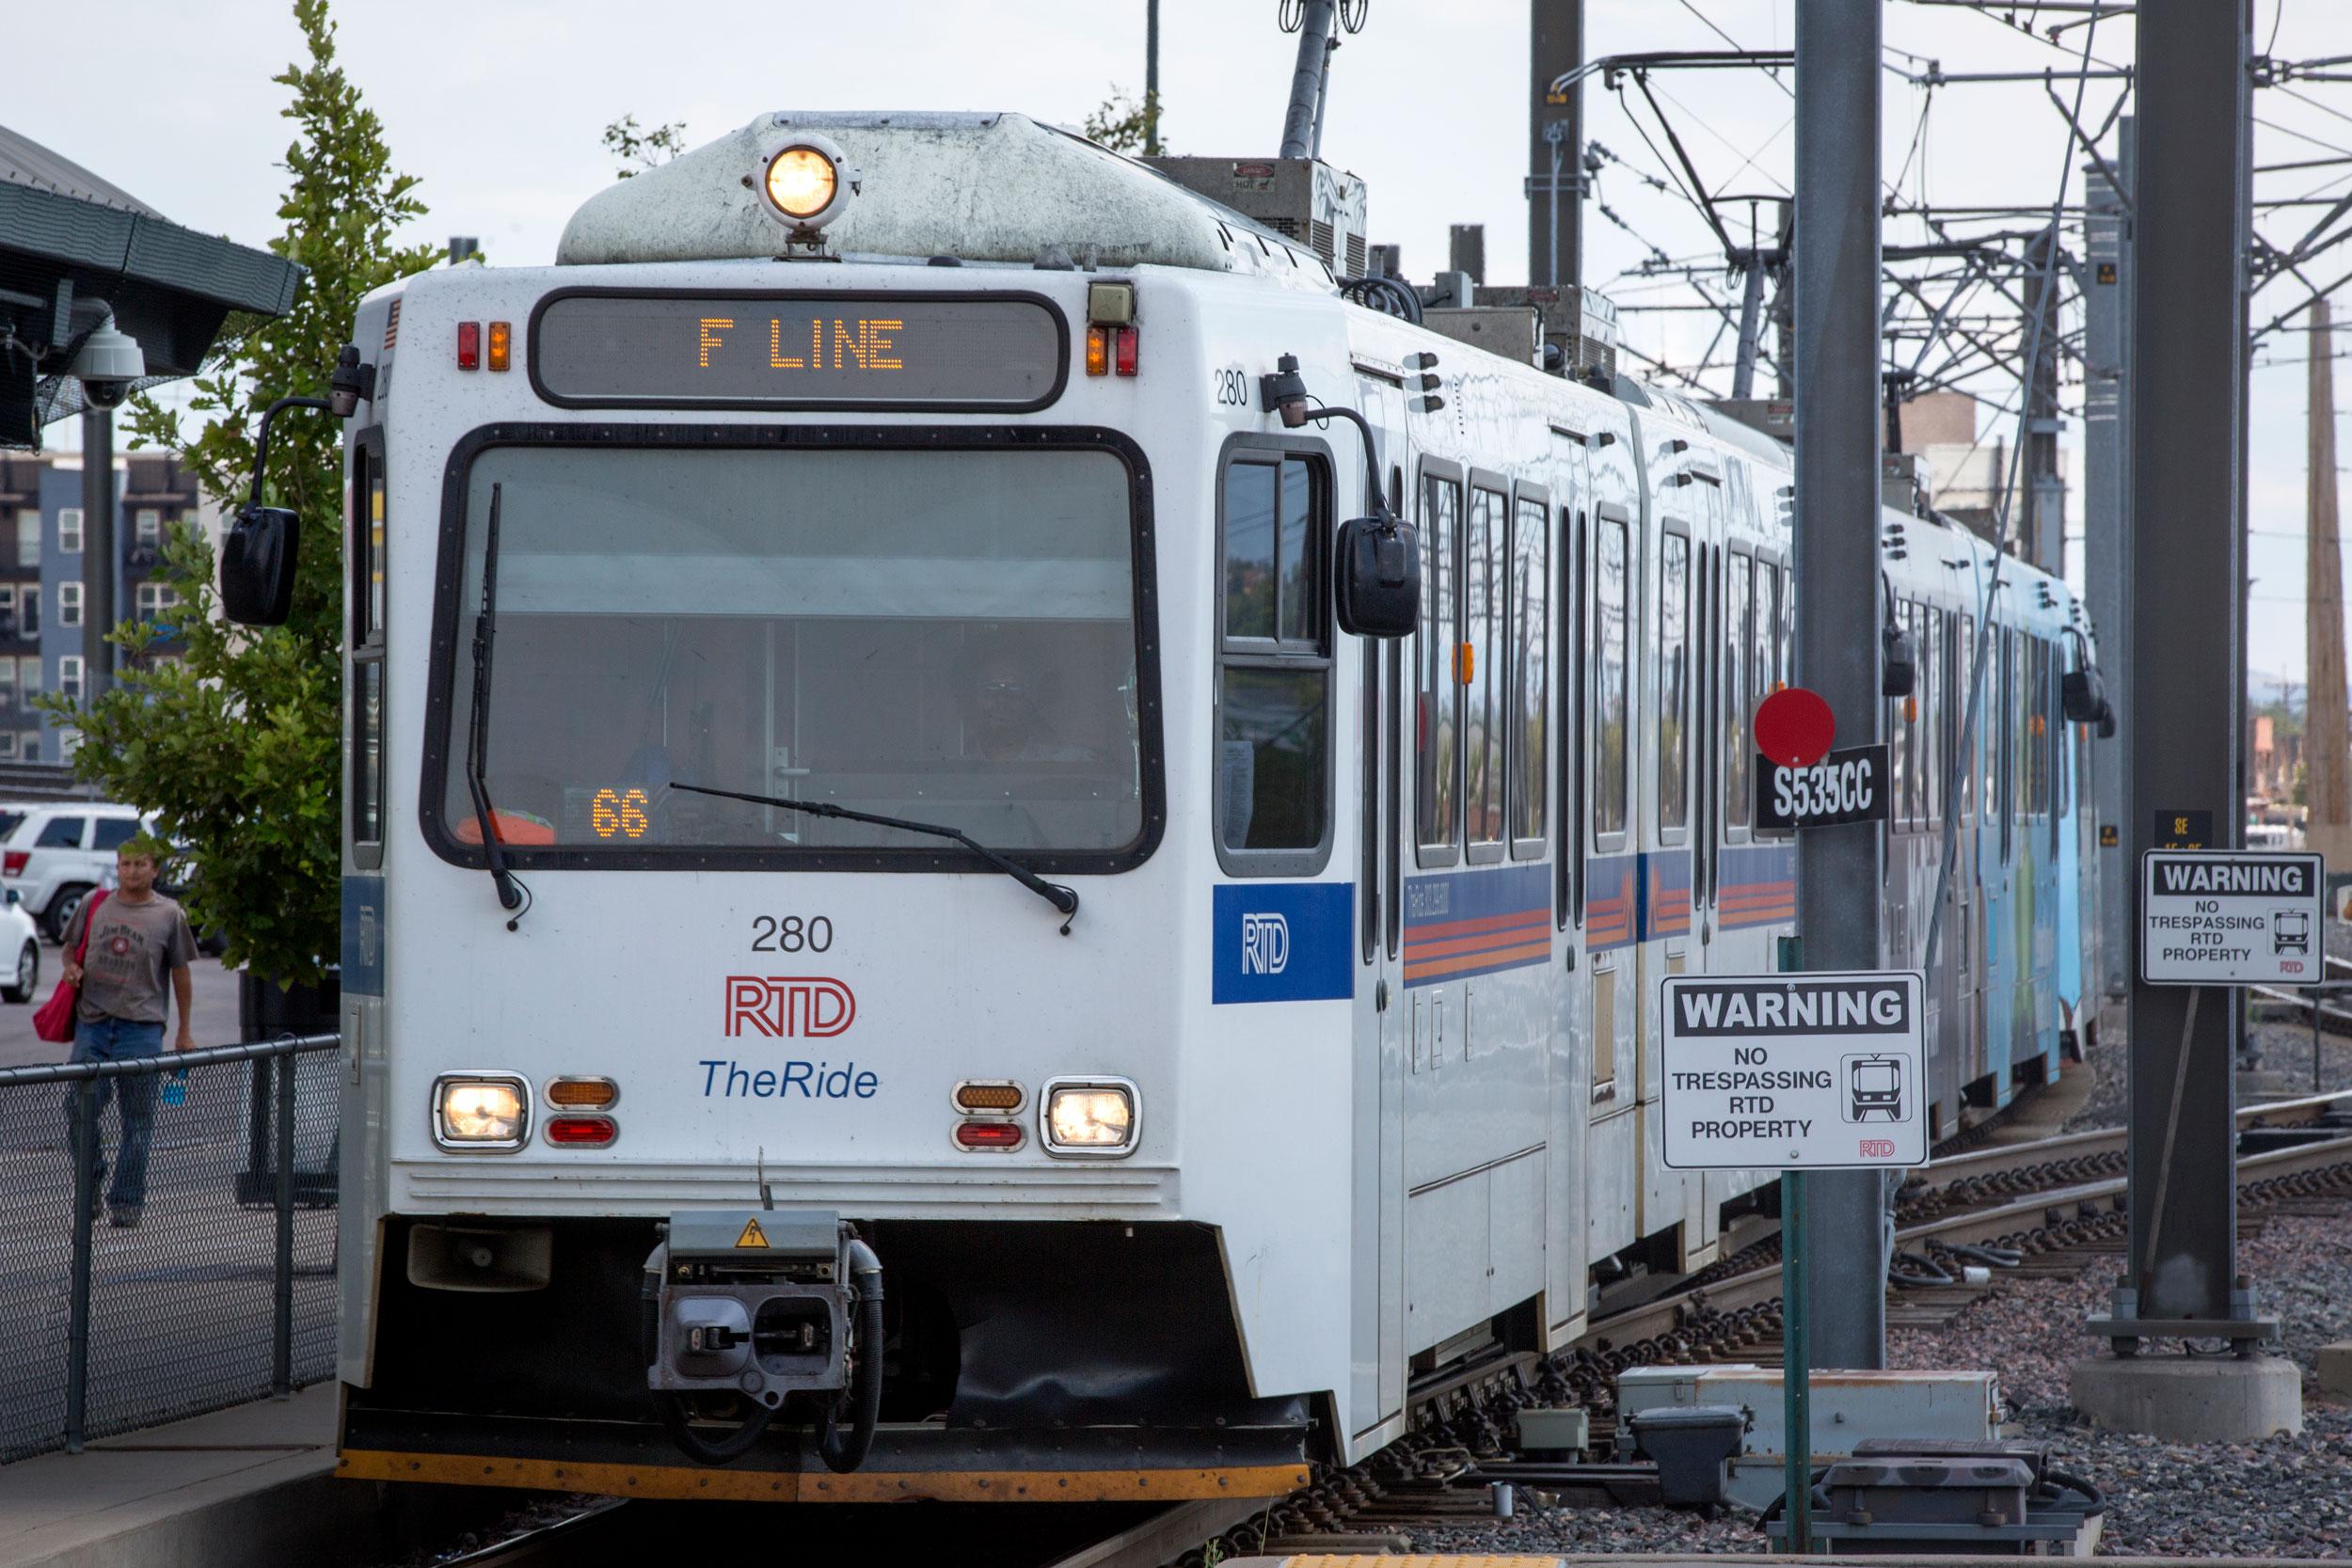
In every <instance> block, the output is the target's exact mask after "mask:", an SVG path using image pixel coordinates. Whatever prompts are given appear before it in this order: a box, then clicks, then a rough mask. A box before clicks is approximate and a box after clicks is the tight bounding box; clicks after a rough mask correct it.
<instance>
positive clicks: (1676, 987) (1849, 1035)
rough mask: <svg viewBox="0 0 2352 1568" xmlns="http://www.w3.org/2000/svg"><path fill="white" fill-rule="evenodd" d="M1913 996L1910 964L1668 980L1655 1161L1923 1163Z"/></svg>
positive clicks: (1919, 1034)
mask: <svg viewBox="0 0 2352 1568" xmlns="http://www.w3.org/2000/svg"><path fill="white" fill-rule="evenodd" d="M1923 990H1924V983H1923V981H1922V980H1921V977H1920V976H1919V975H1918V974H1916V973H1913V972H1894V973H1879V972H1860V973H1844V974H1742V975H1705V974H1685V975H1670V976H1668V977H1667V979H1666V981H1665V997H1664V1003H1665V1030H1664V1032H1663V1035H1662V1036H1661V1041H1660V1064H1661V1068H1662V1069H1663V1078H1662V1081H1661V1086H1660V1092H1659V1113H1660V1120H1661V1122H1662V1123H1663V1125H1664V1128H1665V1134H1666V1137H1665V1144H1666V1148H1665V1157H1666V1164H1667V1165H1668V1166H1669V1167H1671V1168H1673V1169H1675V1170H1818V1169H1853V1168H1857V1167H1864V1168H1867V1167H1881V1168H1884V1167H1897V1168H1899V1167H1901V1166H1905V1165H1916V1164H1924V1163H1925V1162H1926V1160H1927V1157H1928V1136H1927V1106H1926V1098H1927V1053H1926V1047H1925V1044H1924V1039H1925V1035H1924V1031H1923V1029H1922V1026H1921V1025H1922V1020H1921V1017H1920V997H1921V993H1922V991H1923Z"/></svg>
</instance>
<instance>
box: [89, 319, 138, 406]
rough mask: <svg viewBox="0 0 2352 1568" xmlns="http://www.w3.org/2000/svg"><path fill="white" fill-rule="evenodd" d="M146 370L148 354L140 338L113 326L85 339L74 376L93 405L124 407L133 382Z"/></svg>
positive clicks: (99, 330)
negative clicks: (144, 351)
mask: <svg viewBox="0 0 2352 1568" xmlns="http://www.w3.org/2000/svg"><path fill="white" fill-rule="evenodd" d="M146 373H147V356H146V355H144V354H142V353H141V352H139V341H138V340H137V339H136V338H134V337H132V336H131V335H130V334H129V333H127V332H118V331H116V330H115V329H114V328H113V327H111V326H102V327H100V328H99V329H98V330H97V331H95V332H92V333H91V334H90V335H89V336H88V337H87V338H85V339H84V340H82V352H81V353H79V354H77V355H75V356H73V370H72V374H73V377H74V379H75V380H77V381H79V382H81V384H82V397H83V399H84V401H86V402H87V403H88V404H89V405H90V406H91V407H92V408H119V407H121V406H122V400H123V399H125V398H127V397H129V396H130V395H131V388H132V385H133V384H134V383H135V382H136V381H137V380H138V379H139V378H140V377H141V376H143V375H145V374H146Z"/></svg>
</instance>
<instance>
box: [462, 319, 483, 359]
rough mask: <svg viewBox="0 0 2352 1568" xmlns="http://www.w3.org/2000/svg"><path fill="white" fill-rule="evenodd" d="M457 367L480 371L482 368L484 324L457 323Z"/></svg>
mask: <svg viewBox="0 0 2352 1568" xmlns="http://www.w3.org/2000/svg"><path fill="white" fill-rule="evenodd" d="M457 368H458V369H459V370H461V371H478V370H480V369H481V368H482V324H481V323H480V322H459V323H458V324H457Z"/></svg>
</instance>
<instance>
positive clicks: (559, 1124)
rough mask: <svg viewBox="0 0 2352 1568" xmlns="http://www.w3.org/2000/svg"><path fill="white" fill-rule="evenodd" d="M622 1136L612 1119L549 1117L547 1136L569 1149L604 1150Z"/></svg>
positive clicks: (552, 1141)
mask: <svg viewBox="0 0 2352 1568" xmlns="http://www.w3.org/2000/svg"><path fill="white" fill-rule="evenodd" d="M620 1134H621V1127H620V1124H619V1123H618V1122H616V1121H614V1120H613V1119H612V1117H548V1126H547V1132H546V1133H545V1136H546V1138H547V1140H548V1142H549V1143H551V1144H562V1145H564V1146H566V1147H568V1148H604V1147H605V1146H606V1145H608V1144H610V1143H612V1140H613V1139H614V1138H617V1137H619V1136H620Z"/></svg>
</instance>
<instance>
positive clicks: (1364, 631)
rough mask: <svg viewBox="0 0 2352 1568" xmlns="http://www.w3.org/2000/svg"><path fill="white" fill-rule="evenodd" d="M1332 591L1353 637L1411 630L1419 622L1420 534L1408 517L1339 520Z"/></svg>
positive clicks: (1404, 634) (1393, 634)
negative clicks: (1395, 519)
mask: <svg viewBox="0 0 2352 1568" xmlns="http://www.w3.org/2000/svg"><path fill="white" fill-rule="evenodd" d="M1335 553H1336V554H1337V556H1338V560H1337V561H1336V562H1334V565H1333V571H1332V583H1331V594H1332V597H1333V599H1334V600H1335V601H1336V605H1337V608H1338V610H1339V618H1340V629H1341V630H1342V631H1343V632H1346V633H1347V634H1348V635H1349V636H1351V637H1371V638H1380V639H1387V638H1392V637H1407V636H1410V635H1411V634H1412V633H1413V632H1414V631H1415V630H1417V629H1418V628H1419V627H1420V626H1421V536H1420V535H1419V533H1417V532H1416V531H1415V530H1414V528H1413V525H1412V524H1410V523H1401V522H1395V521H1392V520H1390V519H1385V518H1380V517H1353V518H1350V519H1349V520H1348V521H1346V522H1344V523H1342V524H1341V525H1340V537H1339V548H1338V550H1337V551H1336V552H1335Z"/></svg>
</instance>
